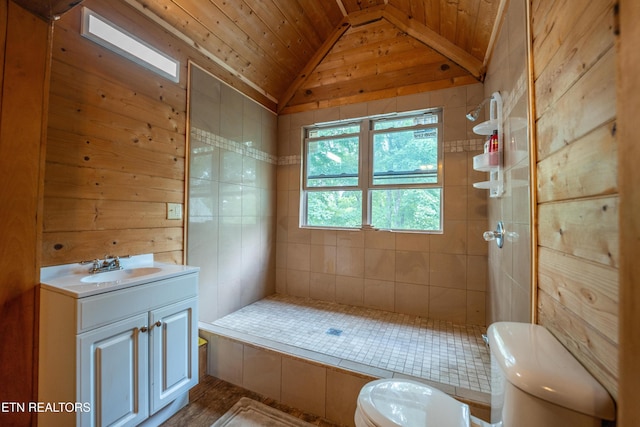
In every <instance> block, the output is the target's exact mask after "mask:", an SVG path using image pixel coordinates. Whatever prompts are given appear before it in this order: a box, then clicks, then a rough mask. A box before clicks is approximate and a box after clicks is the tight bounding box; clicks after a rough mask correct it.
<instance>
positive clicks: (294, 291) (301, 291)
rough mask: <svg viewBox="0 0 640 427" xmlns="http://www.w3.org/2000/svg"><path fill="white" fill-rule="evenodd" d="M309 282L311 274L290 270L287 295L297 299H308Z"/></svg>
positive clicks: (288, 271)
mask: <svg viewBox="0 0 640 427" xmlns="http://www.w3.org/2000/svg"><path fill="white" fill-rule="evenodd" d="M309 280H310V274H309V272H308V271H299V270H291V269H288V270H287V273H286V289H287V292H286V293H287V294H288V295H293V296H296V297H303V298H308V297H309Z"/></svg>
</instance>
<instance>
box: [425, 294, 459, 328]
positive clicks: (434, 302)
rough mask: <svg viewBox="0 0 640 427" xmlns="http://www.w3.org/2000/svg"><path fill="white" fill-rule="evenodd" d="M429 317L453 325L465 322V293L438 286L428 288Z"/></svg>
mask: <svg viewBox="0 0 640 427" xmlns="http://www.w3.org/2000/svg"><path fill="white" fill-rule="evenodd" d="M429 316H430V317H431V318H434V319H441V320H447V321H449V322H453V323H455V324H465V323H466V321H467V291H466V290H463V289H449V288H441V287H438V286H431V287H430V288H429Z"/></svg>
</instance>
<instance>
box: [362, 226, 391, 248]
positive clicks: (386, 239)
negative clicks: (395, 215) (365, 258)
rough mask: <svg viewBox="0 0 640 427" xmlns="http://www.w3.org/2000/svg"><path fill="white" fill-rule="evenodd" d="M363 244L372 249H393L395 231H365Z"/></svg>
mask: <svg viewBox="0 0 640 427" xmlns="http://www.w3.org/2000/svg"><path fill="white" fill-rule="evenodd" d="M364 245H365V247H367V248H372V249H395V248H396V233H390V232H387V231H378V230H376V231H365V232H364Z"/></svg>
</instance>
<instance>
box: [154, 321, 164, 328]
mask: <svg viewBox="0 0 640 427" xmlns="http://www.w3.org/2000/svg"><path fill="white" fill-rule="evenodd" d="M154 326H157V327H158V328H159V327H160V326H162V321H160V320H158V321H157V322H156V323H155V324H154Z"/></svg>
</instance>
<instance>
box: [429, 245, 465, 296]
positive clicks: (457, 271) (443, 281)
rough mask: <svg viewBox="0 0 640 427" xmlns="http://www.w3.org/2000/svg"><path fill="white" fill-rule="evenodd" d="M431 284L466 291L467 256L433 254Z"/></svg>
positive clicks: (430, 272)
mask: <svg viewBox="0 0 640 427" xmlns="http://www.w3.org/2000/svg"><path fill="white" fill-rule="evenodd" d="M429 263H430V266H431V269H430V271H429V284H430V285H431V286H439V287H443V288H456V289H466V287H467V256H466V255H455V254H440V253H431V258H430V260H429Z"/></svg>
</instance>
